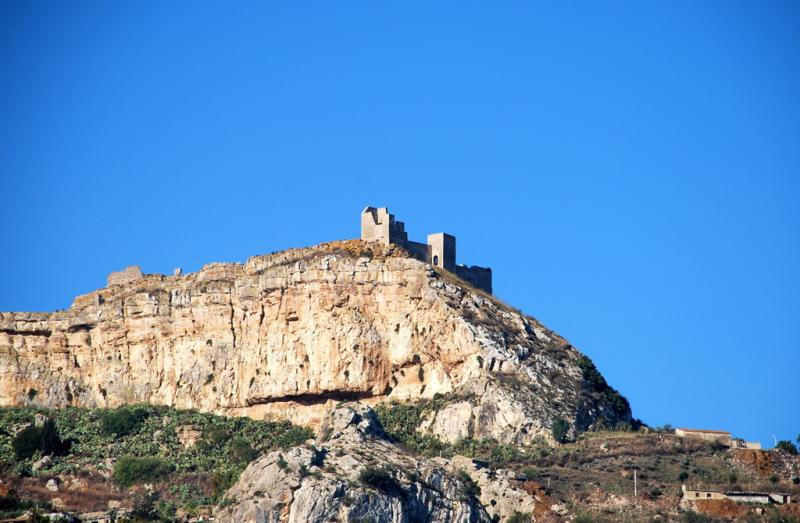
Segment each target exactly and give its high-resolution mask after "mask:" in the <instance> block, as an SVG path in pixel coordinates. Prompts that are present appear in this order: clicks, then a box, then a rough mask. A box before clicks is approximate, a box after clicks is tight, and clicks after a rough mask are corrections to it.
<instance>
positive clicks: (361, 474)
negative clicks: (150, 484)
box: [215, 403, 563, 523]
mask: <svg viewBox="0 0 800 523" xmlns="http://www.w3.org/2000/svg"><path fill="white" fill-rule="evenodd" d="M503 473H505V474H506V475H507V476H508V477H498V475H499V476H503ZM489 474H490V472H489V471H488V470H482V469H481V468H479V467H478V466H476V464H475V462H473V461H472V460H469V459H466V458H463V457H458V458H457V459H454V460H452V461H449V460H446V459H434V460H428V459H424V458H419V457H414V456H411V455H409V454H407V453H405V452H403V451H402V450H400V449H399V448H398V447H397V446H395V445H393V444H392V443H391V442H389V441H388V439H387V437H386V434H385V433H384V432H383V429H382V428H381V425H380V423H379V421H378V419H377V417H376V416H375V413H374V412H373V411H372V410H371V409H370V408H369V407H367V406H365V405H363V404H358V403H353V404H343V405H341V406H339V407H336V408H335V409H333V410H332V411H331V412H330V414H329V415H328V417H327V419H326V420H325V422H324V423H323V425H322V428H321V430H320V435H319V437H318V438H317V441H316V443H315V445H313V446H301V447H294V448H292V449H289V450H287V451H274V452H272V453H270V454H267V455H265V456H263V457H261V458H259V459H257V460H256V461H254V462H253V463H251V464H250V466H248V467H247V469H246V470H245V471H244V472H243V473H242V475H241V477H240V478H239V481H238V482H237V483H236V484H235V485H234V486H233V487H232V488H231V489H230V490H229V491H228V492H227V493H226V498H227V502H226V503H225V504H224V508H222V509H220V510H219V511H218V512H217V513H216V514H215V516H216V520H217V521H220V522H223V523H224V522H236V521H252V522H257V523H266V522H273V521H274V522H278V521H290V522H291V521H387V522H389V521H391V522H398V523H399V522H405V521H442V522H444V521H447V522H451V521H452V522H480V521H485V522H489V521H492V517H494V516H496V517H497V518H507V517H509V516H511V515H513V514H514V512H519V511H522V510H525V511H526V512H527V513H530V514H534V513H535V512H537V509H538V514H539V516H540V518H539V519H542V516H544V515H546V514H547V515H551V516H553V517H555V516H556V514H555V513H553V512H552V511H551V508H552V506H555V507H556V509H557V510H562V511H563V509H562V508H560V507H559V506H558V505H553V503H551V502H550V500H549V499H548V498H547V497H546V496H544V495H543V494H542V496H541V497H539V498H538V499H537V498H535V497H534V496H533V495H532V494H530V493H528V492H525V491H524V490H522V489H521V488H518V487H517V485H522V483H523V481H522V480H518V479H517V476H516V474H513V473H511V472H510V471H492V472H491V475H492V477H491V478H490V477H489ZM495 477H498V479H497V480H496V481H495V480H494V479H495ZM356 478H358V479H356ZM484 507H485V508H484Z"/></svg>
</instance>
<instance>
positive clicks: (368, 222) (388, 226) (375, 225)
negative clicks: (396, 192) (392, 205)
mask: <svg viewBox="0 0 800 523" xmlns="http://www.w3.org/2000/svg"><path fill="white" fill-rule="evenodd" d="M361 239H362V240H364V241H368V242H380V243H383V244H386V245H388V244H390V243H394V244H396V245H400V246H401V247H403V248H405V246H406V242H407V241H408V234H407V233H406V226H405V224H404V223H403V222H400V221H395V219H394V214H390V213H389V209H388V208H387V207H377V208H376V207H367V208H365V209H364V210H363V211H361Z"/></svg>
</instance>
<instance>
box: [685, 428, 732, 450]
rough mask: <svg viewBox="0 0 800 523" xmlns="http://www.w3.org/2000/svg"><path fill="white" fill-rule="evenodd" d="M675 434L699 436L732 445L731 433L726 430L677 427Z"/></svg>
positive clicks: (706, 439) (728, 445)
mask: <svg viewBox="0 0 800 523" xmlns="http://www.w3.org/2000/svg"><path fill="white" fill-rule="evenodd" d="M675 435H676V436H678V437H681V438H697V439H702V440H705V441H710V442H717V443H721V444H722V445H725V446H726V447H730V446H731V439H732V437H731V433H730V432H727V431H724V430H704V429H675Z"/></svg>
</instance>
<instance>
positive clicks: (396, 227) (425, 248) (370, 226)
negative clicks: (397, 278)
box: [361, 207, 492, 294]
mask: <svg viewBox="0 0 800 523" xmlns="http://www.w3.org/2000/svg"><path fill="white" fill-rule="evenodd" d="M361 239H362V240H364V241H371V242H379V243H382V244H384V245H389V244H395V245H399V246H400V247H402V248H404V249H406V250H407V251H408V253H409V254H410V255H411V256H413V257H414V258H416V259H418V260H420V261H423V262H425V263H429V264H431V265H434V266H436V267H439V268H441V269H444V270H446V271H449V272H452V273H453V274H455V275H456V276H458V277H459V278H461V279H462V280H464V281H466V282H467V283H469V284H470V285H472V286H473V287H475V288H477V289H481V290H483V291H486V292H488V293H489V294H491V293H492V270H491V269H490V268H488V267H478V266H477V265H473V266H466V265H457V264H456V237H455V236H453V235H451V234H447V233H444V232H440V233H435V234H429V235H428V242H427V243H420V242H415V241H410V240H409V239H408V233H407V232H406V230H405V224H404V223H403V222H401V221H397V220H395V218H394V215H393V214H391V213H389V209H388V208H386V207H366V208H365V209H364V210H363V211H362V212H361Z"/></svg>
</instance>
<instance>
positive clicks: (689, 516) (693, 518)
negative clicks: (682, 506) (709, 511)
mask: <svg viewBox="0 0 800 523" xmlns="http://www.w3.org/2000/svg"><path fill="white" fill-rule="evenodd" d="M682 521H683V522H684V523H711V522H712V521H713V519H711V518H710V517H709V516H706V515H705V514H700V513H698V512H692V511H691V510H688V511H686V512H684V513H683V518H682Z"/></svg>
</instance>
